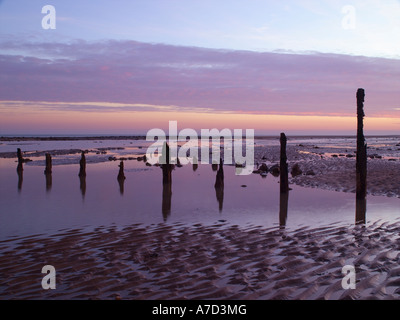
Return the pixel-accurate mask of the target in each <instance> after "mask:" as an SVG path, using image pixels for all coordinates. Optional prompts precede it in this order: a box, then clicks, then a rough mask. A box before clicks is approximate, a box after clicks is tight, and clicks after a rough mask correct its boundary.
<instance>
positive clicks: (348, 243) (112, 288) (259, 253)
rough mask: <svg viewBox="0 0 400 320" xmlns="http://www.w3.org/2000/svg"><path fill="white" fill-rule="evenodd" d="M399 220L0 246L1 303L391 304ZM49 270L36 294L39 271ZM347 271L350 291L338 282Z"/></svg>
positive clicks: (398, 281)
mask: <svg viewBox="0 0 400 320" xmlns="http://www.w3.org/2000/svg"><path fill="white" fill-rule="evenodd" d="M399 235H400V223H398V222H397V223H392V224H388V223H375V224H373V225H370V226H368V227H361V226H350V227H344V226H327V227H320V228H315V229H309V228H300V229H297V230H284V229H278V228H270V229H264V228H262V227H254V226H252V227H248V228H239V227H238V226H235V225H229V224H220V225H213V226H204V225H195V226H187V225H180V224H178V225H164V224H160V225H154V226H151V227H145V226H142V225H132V226H128V227H126V228H123V229H117V228H114V227H111V228H110V227H107V228H106V227H102V228H96V229H95V230H93V231H92V232H87V231H82V230H78V229H74V230H68V231H65V230H64V231H63V232H60V233H59V234H55V235H52V236H44V235H35V236H30V237H25V238H18V239H8V240H6V241H1V242H0V279H1V282H0V297H1V298H2V299H43V298H51V299H398V298H399V294H400V289H399V288H400V268H399V267H398V263H399V257H400V256H399V254H400V251H399V249H398V248H399V244H400V236H399ZM46 264H51V265H53V266H54V267H55V268H56V271H57V279H56V280H57V288H56V289H55V290H43V289H42V288H41V280H42V277H43V276H44V275H43V274H41V268H42V266H44V265H46ZM348 264H350V265H354V266H355V268H356V271H357V288H356V289H355V290H344V289H342V286H341V281H342V277H343V276H342V273H341V270H342V267H343V266H344V265H348Z"/></svg>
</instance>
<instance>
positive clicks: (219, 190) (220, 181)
mask: <svg viewBox="0 0 400 320" xmlns="http://www.w3.org/2000/svg"><path fill="white" fill-rule="evenodd" d="M214 188H215V194H216V196H217V201H218V204H219V212H222V208H223V204H224V168H223V163H222V158H220V159H219V169H218V171H217V176H216V178H215V184H214Z"/></svg>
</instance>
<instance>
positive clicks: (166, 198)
mask: <svg viewBox="0 0 400 320" xmlns="http://www.w3.org/2000/svg"><path fill="white" fill-rule="evenodd" d="M356 97H357V157H356V223H365V214H366V194H367V183H366V181H367V145H366V143H365V137H364V132H363V127H364V126H363V120H364V97H365V92H364V89H358V91H357V95H356ZM286 144H287V137H286V135H285V133H281V135H280V146H281V149H280V164H279V166H280V210H279V220H280V225H281V226H285V224H286V218H287V211H288V200H289V190H290V189H289V173H288V164H287V155H286ZM163 153H165V155H166V164H163V165H161V169H162V175H163V179H162V180H163V197H162V199H163V201H162V212H163V216H164V220H166V219H167V218H168V216H169V214H170V211H171V196H172V169H173V165H172V164H171V163H170V162H171V161H170V150H169V146H168V144H167V143H165V145H164V149H163ZM17 157H18V166H17V172H18V175H19V182H18V188H19V189H20V187H21V185H22V171H23V162H24V159H23V157H22V152H21V149H19V148H18V150H17ZM79 166H80V168H79V174H78V175H79V178H80V183H81V185H80V188H81V191H82V195H84V194H85V192H86V179H85V178H86V157H85V153H84V152H83V151H82V154H81V159H80V161H79ZM195 166H196V168H197V164H193V169H194V170H195ZM44 173H45V175H46V186H47V188H50V187H51V175H52V159H51V155H50V154H49V153H46V167H45V170H44ZM125 179H126V177H125V174H124V162H123V161H121V162H120V164H119V172H118V176H117V180H118V182H119V186H120V192H121V194H122V193H123V192H124V181H125ZM214 187H215V191H216V197H217V200H218V203H219V210H220V211H222V207H223V198H224V169H223V163H222V159H220V163H219V168H218V170H217V175H216V180H215V184H214Z"/></svg>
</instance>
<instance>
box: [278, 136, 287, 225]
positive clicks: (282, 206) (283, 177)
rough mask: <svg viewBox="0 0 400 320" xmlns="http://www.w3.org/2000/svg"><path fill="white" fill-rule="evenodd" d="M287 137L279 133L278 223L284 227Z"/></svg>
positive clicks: (285, 217)
mask: <svg viewBox="0 0 400 320" xmlns="http://www.w3.org/2000/svg"><path fill="white" fill-rule="evenodd" d="M286 142H287V138H286V135H285V134H284V133H281V137H280V143H281V159H280V164H279V168H280V181H279V183H280V197H279V225H280V227H281V228H284V227H285V225H286V219H287V212H288V201H289V170H288V164H287V156H286Z"/></svg>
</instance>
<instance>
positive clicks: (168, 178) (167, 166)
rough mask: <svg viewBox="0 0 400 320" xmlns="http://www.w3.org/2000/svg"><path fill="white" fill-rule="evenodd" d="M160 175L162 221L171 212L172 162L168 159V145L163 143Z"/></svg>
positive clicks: (165, 219)
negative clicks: (161, 184)
mask: <svg viewBox="0 0 400 320" xmlns="http://www.w3.org/2000/svg"><path fill="white" fill-rule="evenodd" d="M161 160H162V164H161V169H162V175H163V190H162V205H161V206H162V207H161V211H162V214H163V219H164V221H167V219H168V217H169V215H170V214H171V199H172V164H171V159H170V152H169V145H168V143H165V144H164V146H163V151H162V156H161Z"/></svg>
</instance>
